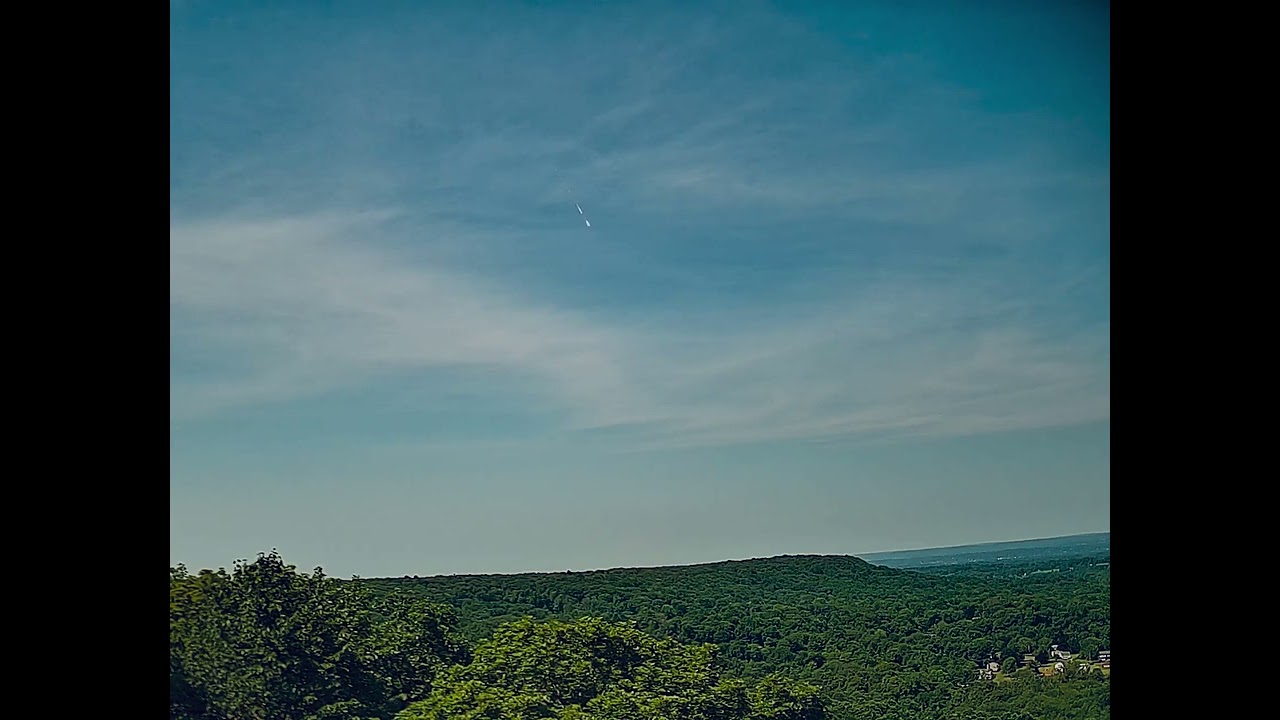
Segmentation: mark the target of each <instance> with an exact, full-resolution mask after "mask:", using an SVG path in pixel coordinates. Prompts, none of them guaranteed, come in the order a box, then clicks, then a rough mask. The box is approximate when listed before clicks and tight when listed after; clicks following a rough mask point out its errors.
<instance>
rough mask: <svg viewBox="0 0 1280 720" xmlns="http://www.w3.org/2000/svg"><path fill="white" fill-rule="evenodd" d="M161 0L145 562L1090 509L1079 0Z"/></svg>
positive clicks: (1104, 28)
mask: <svg viewBox="0 0 1280 720" xmlns="http://www.w3.org/2000/svg"><path fill="white" fill-rule="evenodd" d="M170 12H171V20H170V46H171V49H170V68H171V69H170V145H169V148H170V163H169V169H170V180H169V195H170V211H169V250H170V261H169V276H170V298H169V303H170V325H169V329H170V362H169V388H170V460H169V463H170V558H171V561H172V562H185V563H187V564H188V565H189V566H193V567H217V566H220V565H230V563H231V562H232V561H233V560H234V559H236V558H240V557H252V556H253V555H254V554H256V553H257V552H259V551H264V550H269V549H271V548H273V547H274V548H279V549H280V550H281V552H282V553H283V554H284V556H285V558H286V559H287V560H289V561H290V562H294V563H297V564H299V565H300V566H303V567H311V566H315V565H323V566H324V567H325V568H326V571H329V572H331V573H333V574H337V575H351V574H360V575H364V576H374V575H400V574H419V575H423V574H434V573H454V572H510V571H523V570H564V569H586V568H597V567H611V566H621V565H656V564H676V563H689V562H703V561H712V560H720V559H726V558H742V557H752V556H765V555H776V554H782V553H811V552H812V553H855V554H856V553H866V552H876V551H883V550H893V549H901V548H908V547H929V546H939V545H954V544H960V543H968V542H981V541H990V540H1007V539H1014V538H1024V537H1044V536H1051V535H1060V534H1069V533H1073V532H1089V531H1098V530H1108V529H1110V487H1111V473H1110V247H1111V239H1110V146H1111V134H1110V20H1109V11H1108V9H1107V8H1106V6H1105V5H1104V4H1093V3H1078V2H1076V3H1071V2H1045V3H1014V2H972V3H956V2H941V1H940V0H939V1H938V2H898V3H888V2H886V3H819V2H811V3H799V2H796V3H787V2H778V3H761V2H748V1H744V2H732V3H727V2H726V3H664V2H653V1H650V2H617V3H586V2H545V3H516V2H467V3H464V2H440V3H429V4H428V3H409V2H404V3H395V2H386V3H356V2H335V3H324V4H317V3H306V2H296V3H287V2H277V3H239V2H212V1H201V0H189V1H187V2H174V3H172V4H171V6H170ZM575 203H579V204H580V205H581V206H582V208H583V210H584V211H585V212H586V217H587V218H589V219H590V221H591V227H590V228H588V227H587V226H586V225H585V224H584V223H583V221H582V218H580V216H579V215H578V211H577V209H575V207H574V204H575Z"/></svg>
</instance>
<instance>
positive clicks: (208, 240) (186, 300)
mask: <svg viewBox="0 0 1280 720" xmlns="http://www.w3.org/2000/svg"><path fill="white" fill-rule="evenodd" d="M392 220H393V218H392V217H391V216H389V215H386V214H377V213H371V214H356V215H327V216H318V217H310V218H295V219H273V220H259V221H252V220H245V221H239V222H229V221H225V220H219V221H206V222H191V223H183V224H175V225H174V226H173V227H172V228H171V236H170V253H171V259H170V278H171V280H170V282H171V291H170V292H171V296H170V302H171V307H172V313H173V314H174V316H175V318H179V319H176V320H175V322H174V333H175V336H176V337H177V338H178V342H184V343H189V347H192V348H195V349H196V351H197V352H199V353H202V354H203V356H205V357H212V358H218V357H230V358H234V359H235V361H236V363H238V364H239V367H238V368H236V367H228V368H226V369H225V371H224V372H221V373H218V374H214V375H208V374H206V375H205V376H203V377H191V376H187V377H184V376H183V374H182V373H180V372H178V373H176V374H175V376H174V379H173V388H172V403H173V405H172V412H173V416H174V419H175V421H179V422H181V421H184V420H187V421H190V420H194V419H198V418H200V417H202V416H207V415H208V414H210V413H215V412H218V411H224V410H228V409H233V408H235V407H237V406H239V407H246V406H253V405H255V404H259V403H263V402H287V401H295V400H300V399H304V398H306V397H308V396H313V395H316V394H323V393H325V392H330V391H334V390H337V389H342V388H345V387H349V386H351V385H354V384H359V383H365V382H370V381H372V380H374V379H377V378H378V377H379V376H382V375H385V374H389V373H405V372H432V371H441V370H449V369H472V370H475V369H478V370H481V371H484V372H485V373H488V374H491V375H492V376H493V377H494V378H495V382H494V384H493V388H494V391H495V392H502V391H503V390H504V389H509V388H510V387H511V385H512V384H513V383H514V384H515V385H516V386H518V387H522V388H523V390H524V392H525V393H527V395H526V396H527V397H532V398H535V399H536V402H539V403H541V404H543V406H544V407H545V408H546V409H547V410H549V411H556V412H567V413H568V415H567V417H568V420H567V421H566V422H567V423H568V427H570V428H572V429H578V430H585V429H599V428H606V427H617V426H636V431H637V433H638V435H639V437H642V438H646V439H647V440H648V441H661V442H663V443H695V444H697V443H734V442H743V441H751V440H768V439H779V438H806V437H815V438H817V437H830V436H848V435H855V434H860V433H890V434H894V433H907V434H920V433H927V434H963V433H970V432H988V431H993V430H1007V429H1015V428H1026V427H1036V426H1045V425H1058V424H1071V423H1078V422H1088V421H1093V420H1100V419H1105V418H1106V417H1107V416H1108V412H1109V382H1108V367H1107V361H1108V343H1107V337H1106V334H1105V332H1106V328H1105V327H1084V328H1080V329H1078V330H1077V331H1075V332H1073V333H1071V334H1067V335H1062V334H1049V333H1047V332H1046V331H1044V330H1038V329H1037V328H1036V327H1035V325H1034V322H1032V321H1031V320H1030V319H1029V317H1028V316H1027V314H1026V310H1027V301H1025V300H1022V299H1019V298H1017V297H1007V296H1002V295H1001V294H1000V293H999V292H998V289H997V288H991V287H985V288H984V287H982V286H981V285H980V284H975V283H973V282H971V281H967V280H963V279H962V280H952V281H950V282H947V281H944V280H941V279H940V277H939V276H930V275H927V274H925V275H920V276H915V277H912V276H909V275H906V274H902V275H896V276H889V277H885V278H883V279H881V280H880V281H878V282H876V283H874V284H871V285H868V286H865V287H863V288H861V289H860V290H859V291H858V292H855V293H851V294H848V295H847V296H845V297H839V298H825V299H821V302H818V301H817V300H815V301H814V302H810V303H799V304H797V305H795V306H794V307H792V308H791V309H790V310H789V311H788V312H782V313H777V312H775V314H774V316H773V317H772V318H768V319H766V320H762V321H761V322H759V323H738V324H736V325H726V326H725V327H724V328H723V329H721V330H712V331H710V332H709V331H708V329H707V328H706V327H689V328H684V327H679V326H676V327H667V328H663V329H660V330H657V329H654V328H652V327H650V326H647V325H643V324H641V325H634V326H629V325H627V324H626V323H618V324H609V323H605V322H601V321H600V320H598V319H594V318H592V317H589V316H588V314H587V313H583V312H579V311H577V310H575V309H574V308H571V307H559V306H556V305H555V304H554V303H552V302H549V301H547V300H539V299H537V298H528V297H520V296H517V295H515V294H513V293H510V292H507V291H504V290H502V289H501V288H500V287H499V286H498V285H497V284H496V283H495V282H492V281H487V280H485V279H483V278H478V277H475V276H473V275H471V274H469V273H466V272H462V271H459V270H457V269H455V268H447V267H442V266H438V265H431V264H414V263H412V262H409V261H407V260H405V259H403V258H398V257H397V256H396V253H395V252H394V251H392V250H388V249H387V248H388V247H390V246H391V243H390V242H389V241H390V240H391V239H392V238H391V237H390V234H391V231H390V230H389V229H388V226H389V224H390V223H391V222H392Z"/></svg>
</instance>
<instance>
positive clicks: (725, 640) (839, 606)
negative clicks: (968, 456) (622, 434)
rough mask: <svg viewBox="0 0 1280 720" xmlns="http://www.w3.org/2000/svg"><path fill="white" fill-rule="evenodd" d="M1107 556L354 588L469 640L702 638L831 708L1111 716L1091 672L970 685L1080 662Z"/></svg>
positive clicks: (395, 582)
mask: <svg viewBox="0 0 1280 720" xmlns="http://www.w3.org/2000/svg"><path fill="white" fill-rule="evenodd" d="M1108 559H1109V556H1107V557H1103V556H1099V557H1094V558H1076V559H1055V560H1051V561H1044V562H1042V563H1039V564H1037V563H1034V562H1032V563H1024V564H1006V563H1002V564H999V565H996V566H992V565H984V564H975V565H972V566H965V567H957V569H956V570H955V571H954V572H948V573H946V574H935V573H929V574H925V573H918V572H912V571H906V570H896V569H892V568H887V567H878V566H874V565H871V564H869V563H867V562H866V561H864V560H861V559H858V558H855V557H850V556H781V557H773V558H765V559H758V560H744V561H728V562H719V563H710V564H704V565H690V566H678V567H656V568H627V569H616V570H601V571H591V572H563V573H540V574H522V575H458V576H438V577H428V578H412V577H404V578H397V579H369V580H362V581H360V582H361V583H363V584H365V585H367V586H368V587H369V588H370V589H372V590H374V591H375V592H377V593H386V592H389V591H393V590H395V591H399V592H403V593H409V594H412V595H417V596H420V597H423V598H426V599H430V600H431V601H434V602H442V603H447V604H449V605H451V606H453V607H454V608H456V609H457V612H458V615H459V629H460V631H461V632H462V633H463V634H464V635H466V636H469V637H470V638H482V637H485V636H487V635H489V634H490V633H491V632H492V630H493V629H494V628H495V627H496V626H498V625H499V624H501V623H503V622H507V621H511V620H514V619H516V618H520V617H526V616H531V617H534V618H538V619H549V618H557V619H574V618H578V617H584V616H592V617H603V618H605V619H607V620H612V621H622V620H632V621H635V622H636V623H637V625H638V627H639V628H640V629H642V630H644V631H647V632H650V633H653V634H655V635H658V636H665V637H672V638H675V639H678V640H681V641H685V642H694V643H698V642H709V643H714V644H716V645H717V646H718V647H719V657H720V658H721V659H722V660H723V662H724V664H725V665H726V667H728V668H729V669H731V670H732V671H733V672H735V673H737V674H741V675H743V676H746V677H763V676H764V675H766V674H768V673H770V672H775V671H785V672H787V673H789V674H791V675H793V676H797V677H801V678H803V679H805V680H808V681H811V682H814V683H815V684H817V685H818V686H820V687H821V688H822V689H823V693H824V695H826V696H827V697H828V698H830V699H831V701H832V709H833V711H834V716H835V717H849V718H855V717H924V716H928V717H942V716H944V714H950V713H953V712H958V710H959V709H961V708H966V707H976V708H987V709H991V708H993V707H1000V708H1005V709H1009V710H1010V711H1013V710H1018V711H1019V712H1029V713H1030V714H1031V715H1033V716H1036V717H1109V709H1107V708H1109V702H1110V700H1109V697H1110V695H1109V693H1110V680H1109V679H1105V680H1104V679H1102V678H1101V677H1100V676H1099V674H1098V673H1094V674H1093V675H1094V676H1096V677H1084V678H1080V679H1078V680H1075V681H1072V682H1068V681H1066V680H1061V679H1057V680H1054V679H1050V680H1040V679H1038V678H1031V679H1027V678H1023V679H1022V680H1021V681H1020V682H1021V683H1022V684H1015V685H1014V686H1010V685H1008V684H999V683H975V682H974V671H975V668H976V667H977V663H978V662H980V661H985V660H987V659H989V658H991V657H993V656H994V657H996V658H997V659H1000V660H1004V659H1007V658H1018V659H1021V657H1022V655H1023V654H1024V653H1028V652H1031V653H1037V654H1039V655H1041V656H1042V657H1044V656H1047V653H1048V650H1049V648H1050V647H1051V646H1052V645H1054V644H1057V645H1059V646H1061V648H1063V649H1067V650H1071V651H1076V652H1083V653H1084V654H1085V655H1086V656H1092V655H1093V654H1094V653H1096V652H1097V651H1098V650H1099V649H1103V648H1110V642H1111V637H1110V635H1111V621H1110V616H1111V583H1110V578H1111V576H1110V567H1109V565H1105V564H1102V563H1103V562H1105V561H1106V560H1108ZM1011 688H1012V689H1011ZM1002 693H1003V695H1002ZM1010 693H1012V695H1010ZM1006 695H1007V696H1008V697H1005V696H1006ZM1001 698H1003V699H1001ZM1037 703H1039V704H1037Z"/></svg>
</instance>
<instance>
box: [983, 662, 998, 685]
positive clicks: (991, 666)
mask: <svg viewBox="0 0 1280 720" xmlns="http://www.w3.org/2000/svg"><path fill="white" fill-rule="evenodd" d="M998 672H1000V663H999V662H997V661H995V660H991V661H989V662H988V663H987V664H986V665H985V666H984V667H980V668H978V679H979V680H995V679H996V673H998Z"/></svg>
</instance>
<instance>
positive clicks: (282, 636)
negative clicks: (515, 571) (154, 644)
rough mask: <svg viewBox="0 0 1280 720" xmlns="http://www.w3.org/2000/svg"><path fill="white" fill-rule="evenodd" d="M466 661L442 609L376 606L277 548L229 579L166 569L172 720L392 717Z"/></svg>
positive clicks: (239, 566)
mask: <svg viewBox="0 0 1280 720" xmlns="http://www.w3.org/2000/svg"><path fill="white" fill-rule="evenodd" d="M464 657H465V656H464V653H463V650H462V648H461V646H459V645H458V643H456V642H455V641H453V640H452V639H451V638H450V637H449V615H448V613H447V612H444V611H442V610H439V609H437V608H434V607H433V606H431V605H429V604H427V603H425V602H423V601H421V600H407V599H402V598H390V597H388V598H384V599H382V600H380V601H378V602H375V601H374V600H373V598H372V597H371V596H370V595H369V594H368V593H367V591H365V590H363V589H362V588H360V587H358V586H357V585H355V584H354V583H350V582H341V581H337V580H334V579H331V578H328V577H325V575H324V573H323V571H322V570H320V569H319V568H317V569H316V570H315V572H314V573H312V574H310V575H307V574H304V573H298V572H296V569H295V568H294V567H293V566H292V565H286V564H285V563H284V561H283V560H282V559H281V558H280V556H279V555H278V554H276V553H274V552H273V553H271V554H270V555H261V556H259V557H258V559H257V560H256V561H254V562H252V563H247V562H239V563H236V565H235V567H234V569H233V571H232V572H231V573H227V572H226V571H225V570H219V571H217V572H211V571H202V572H201V573H199V574H198V575H194V576H192V575H189V574H188V573H187V571H186V569H185V568H183V567H181V566H179V567H177V568H172V569H170V572H169V679H170V682H169V689H170V695H169V702H170V715H171V717H173V718H202V717H221V718H250V719H258V718H261V719H262V720H266V719H268V718H272V719H274V718H282V719H283V718H289V719H291V720H311V719H316V720H319V719H320V718H326V719H332V720H337V719H339V718H345V719H351V720H354V719H356V718H389V717H391V716H392V715H393V714H394V712H395V711H396V710H398V709H400V708H401V707H403V706H404V704H405V702H407V701H409V700H413V699H417V698H420V697H423V696H424V695H426V694H427V693H428V692H429V691H430V683H431V679H432V677H433V675H434V674H435V672H436V671H437V670H438V669H439V667H440V666H441V665H442V664H443V663H446V662H450V661H457V660H462V659H464Z"/></svg>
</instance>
